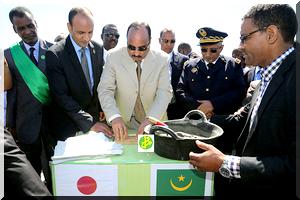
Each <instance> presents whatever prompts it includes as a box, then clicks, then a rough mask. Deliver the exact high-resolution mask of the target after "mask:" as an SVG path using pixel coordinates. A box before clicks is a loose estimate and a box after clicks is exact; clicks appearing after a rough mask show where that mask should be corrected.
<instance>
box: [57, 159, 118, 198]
mask: <svg viewBox="0 0 300 200" xmlns="http://www.w3.org/2000/svg"><path fill="white" fill-rule="evenodd" d="M52 172H53V173H54V177H55V180H54V183H53V184H54V188H55V189H54V190H55V191H54V193H55V195H57V196H86V195H89V196H108V195H112V196H117V195H118V167H117V165H87V164H58V165H54V166H53V170H52Z"/></svg>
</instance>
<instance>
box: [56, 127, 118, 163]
mask: <svg viewBox="0 0 300 200" xmlns="http://www.w3.org/2000/svg"><path fill="white" fill-rule="evenodd" d="M122 153H123V146H122V145H121V144H117V143H115V142H112V141H110V140H109V139H108V138H107V137H106V136H105V135H104V134H103V133H101V132H100V133H96V132H92V131H91V132H89V133H88V134H85V135H80V136H74V137H69V138H68V139H66V140H65V141H58V142H57V145H56V146H55V150H54V155H53V156H52V158H51V159H52V163H53V164H57V163H61V162H65V161H74V160H81V159H96V158H103V157H107V156H111V155H120V154H122Z"/></svg>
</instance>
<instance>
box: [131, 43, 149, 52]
mask: <svg viewBox="0 0 300 200" xmlns="http://www.w3.org/2000/svg"><path fill="white" fill-rule="evenodd" d="M149 44H150V43H149ZM149 44H147V45H146V46H141V47H135V46H133V45H131V44H127V48H128V49H129V50H130V51H146V50H147V49H148V47H149Z"/></svg>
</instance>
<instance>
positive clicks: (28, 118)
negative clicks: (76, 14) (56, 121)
mask: <svg viewBox="0 0 300 200" xmlns="http://www.w3.org/2000/svg"><path fill="white" fill-rule="evenodd" d="M9 19H10V21H11V23H12V25H13V29H14V31H15V33H17V34H18V35H19V36H20V38H21V39H22V41H20V42H18V43H16V44H14V45H12V46H11V47H10V48H8V49H6V50H5V51H4V56H5V58H6V60H7V63H8V67H9V70H10V72H11V76H12V84H13V86H12V88H11V89H10V90H8V92H7V122H6V127H7V128H8V129H9V130H11V131H12V132H13V133H14V134H13V135H14V138H15V140H16V143H17V144H18V146H19V147H20V149H21V150H22V151H24V153H25V154H26V157H27V159H28V160H29V161H30V163H31V164H32V166H33V168H34V169H35V170H36V172H37V173H38V174H39V175H40V174H41V171H42V170H43V174H44V176H45V179H46V182H48V183H50V182H51V181H50V177H51V176H50V175H49V171H48V162H47V160H48V159H47V156H46V155H45V154H44V153H43V154H42V152H44V151H43V148H44V144H45V145H46V144H47V143H48V142H46V141H43V142H42V139H43V138H45V137H44V136H45V129H46V127H45V109H46V105H47V104H48V102H49V101H50V98H49V86H48V80H47V78H46V76H45V68H46V65H45V53H46V49H48V48H49V47H50V46H51V45H52V44H51V43H49V42H46V41H43V40H41V39H40V38H38V35H37V23H36V21H35V20H34V17H33V14H32V13H31V12H30V10H28V9H27V8H25V7H16V8H13V9H12V10H11V11H10V13H9ZM48 186H50V185H48Z"/></svg>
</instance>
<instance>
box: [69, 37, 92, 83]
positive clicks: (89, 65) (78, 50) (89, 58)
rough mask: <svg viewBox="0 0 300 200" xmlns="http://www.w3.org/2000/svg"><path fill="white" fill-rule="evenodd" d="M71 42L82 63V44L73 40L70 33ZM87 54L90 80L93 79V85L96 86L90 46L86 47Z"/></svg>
mask: <svg viewBox="0 0 300 200" xmlns="http://www.w3.org/2000/svg"><path fill="white" fill-rule="evenodd" d="M70 39H71V42H72V44H73V47H74V49H75V52H76V55H77V57H78V60H79V62H80V63H81V48H82V47H81V46H79V45H78V44H76V42H75V41H74V40H73V38H72V36H71V35H70ZM85 55H86V59H87V63H88V67H89V74H90V80H91V84H92V85H91V86H92V88H93V87H94V78H93V68H92V60H91V53H90V49H89V48H88V47H85Z"/></svg>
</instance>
